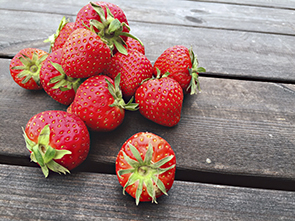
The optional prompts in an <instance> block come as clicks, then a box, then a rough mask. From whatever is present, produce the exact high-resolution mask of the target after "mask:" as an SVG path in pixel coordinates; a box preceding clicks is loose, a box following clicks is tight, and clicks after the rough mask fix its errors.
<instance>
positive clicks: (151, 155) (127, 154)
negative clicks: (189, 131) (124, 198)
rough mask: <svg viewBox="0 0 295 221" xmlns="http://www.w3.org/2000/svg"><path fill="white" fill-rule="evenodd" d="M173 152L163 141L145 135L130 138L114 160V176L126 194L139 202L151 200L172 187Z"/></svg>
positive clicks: (151, 135) (174, 163)
mask: <svg viewBox="0 0 295 221" xmlns="http://www.w3.org/2000/svg"><path fill="white" fill-rule="evenodd" d="M175 169H176V158H175V153H174V151H173V150H172V148H171V146H170V145H169V143H168V142H167V141H166V140H164V139H163V138H161V137H159V136H157V135H155V134H153V133H148V132H140V133H136V134H134V135H133V136H132V137H130V138H129V139H128V140H127V141H126V142H125V143H124V144H123V146H122V148H121V150H120V151H119V153H118V156H117V159H116V174H117V177H118V180H119V182H120V184H121V185H122V186H123V193H125V191H126V192H127V193H129V194H130V195H131V196H132V197H134V198H135V199H136V205H138V204H139V202H140V201H152V202H155V203H157V201H156V198H157V197H159V196H161V195H163V194H166V195H167V192H168V191H169V190H170V188H171V187H172V185H173V181H174V177H175Z"/></svg>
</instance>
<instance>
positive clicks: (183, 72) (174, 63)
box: [154, 45, 206, 94]
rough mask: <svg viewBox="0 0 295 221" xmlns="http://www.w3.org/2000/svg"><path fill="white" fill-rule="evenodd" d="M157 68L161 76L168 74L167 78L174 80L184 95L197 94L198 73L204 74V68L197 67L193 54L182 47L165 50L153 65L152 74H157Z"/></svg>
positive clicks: (177, 46)
mask: <svg viewBox="0 0 295 221" xmlns="http://www.w3.org/2000/svg"><path fill="white" fill-rule="evenodd" d="M157 68H158V69H159V70H160V72H161V73H162V74H164V73H166V72H169V73H170V75H169V77H171V78H173V79H175V80H176V81H177V82H178V83H179V84H180V85H181V87H182V89H183V90H184V92H185V93H190V94H195V93H197V86H198V87H199V79H198V76H199V75H198V73H199V72H206V70H205V69H204V68H202V67H198V60H197V58H196V56H195V55H194V52H193V51H192V50H191V49H190V50H189V49H188V48H186V47H185V46H182V45H176V46H173V47H170V48H168V49H166V50H165V51H164V52H163V53H162V54H161V55H160V56H159V57H158V59H157V60H156V61H155V63H154V74H156V73H157ZM199 89H200V87H199Z"/></svg>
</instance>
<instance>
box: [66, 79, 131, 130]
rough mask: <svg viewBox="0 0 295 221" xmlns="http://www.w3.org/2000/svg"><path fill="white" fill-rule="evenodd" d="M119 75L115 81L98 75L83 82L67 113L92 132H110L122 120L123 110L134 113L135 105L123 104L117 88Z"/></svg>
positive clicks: (120, 93)
mask: <svg viewBox="0 0 295 221" xmlns="http://www.w3.org/2000/svg"><path fill="white" fill-rule="evenodd" d="M119 84H120V75H118V76H117V77H116V78H115V81H114V82H113V80H112V79H111V78H109V77H107V76H104V75H98V76H93V77H90V78H88V79H87V80H85V81H84V82H83V83H82V84H81V85H80V87H79V88H78V90H77V93H76V96H75V99H74V101H73V103H72V104H71V105H70V106H69V108H68V111H69V112H71V113H75V114H76V115H78V116H79V117H80V118H81V119H82V120H83V121H84V122H85V123H86V125H87V126H88V128H90V129H91V130H94V131H111V130H114V129H115V128H117V127H118V126H119V125H120V124H121V123H122V122H123V119H124V116H125V109H127V110H131V111H135V110H137V104H134V103H131V102H132V100H130V101H129V102H128V103H127V104H125V102H124V100H123V98H122V92H121V90H120V88H119Z"/></svg>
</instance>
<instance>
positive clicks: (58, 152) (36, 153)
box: [24, 111, 90, 177]
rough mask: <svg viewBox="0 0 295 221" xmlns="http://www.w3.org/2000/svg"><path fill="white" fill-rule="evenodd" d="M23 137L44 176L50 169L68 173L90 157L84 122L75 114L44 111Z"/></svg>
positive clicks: (87, 133)
mask: <svg viewBox="0 0 295 221" xmlns="http://www.w3.org/2000/svg"><path fill="white" fill-rule="evenodd" d="M24 138H25V141H26V146H27V149H28V150H29V151H30V153H31V160H32V161H33V162H35V163H38V164H39V165H40V167H41V169H42V172H43V174H44V175H45V177H47V176H48V174H49V170H52V171H54V172H57V173H64V174H66V173H69V172H70V170H72V169H74V168H75V167H77V166H78V165H79V164H81V163H82V162H83V161H84V160H85V159H86V157H87V155H88V152H89V146H90V137H89V132H88V130H87V127H86V125H85V124H84V122H83V121H82V120H81V119H80V118H79V117H78V116H76V115H75V114H69V113H67V112H64V111H44V112H41V113H38V114H36V115H35V116H33V117H32V118H31V119H30V120H29V122H28V123H27V125H26V128H25V130H24Z"/></svg>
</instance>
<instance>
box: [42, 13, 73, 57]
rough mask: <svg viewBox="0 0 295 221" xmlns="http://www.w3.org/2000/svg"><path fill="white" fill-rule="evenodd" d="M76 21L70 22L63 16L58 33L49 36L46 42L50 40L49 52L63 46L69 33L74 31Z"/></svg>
mask: <svg viewBox="0 0 295 221" xmlns="http://www.w3.org/2000/svg"><path fill="white" fill-rule="evenodd" d="M74 26H75V23H74V22H69V20H68V19H66V18H65V17H63V18H62V20H61V21H60V24H59V26H58V29H57V30H56V33H54V34H53V35H51V36H49V37H48V39H46V40H45V41H44V42H50V49H49V52H51V51H55V50H57V49H59V48H62V46H63V45H64V43H65V42H66V40H67V38H68V37H69V35H70V34H71V33H72V32H73V31H74Z"/></svg>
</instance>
